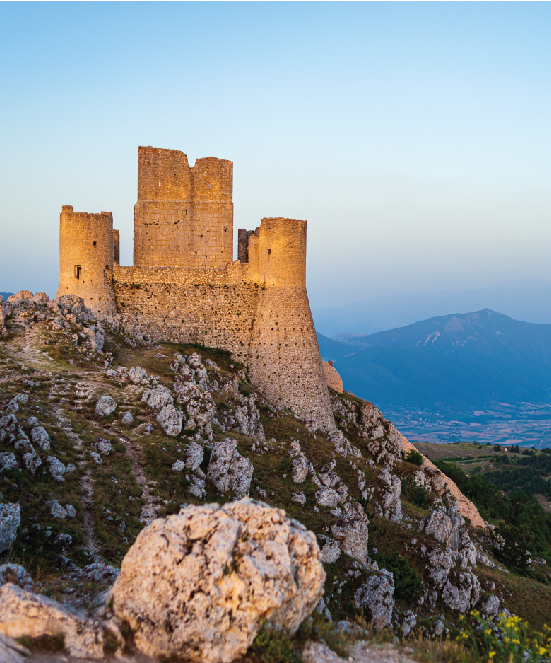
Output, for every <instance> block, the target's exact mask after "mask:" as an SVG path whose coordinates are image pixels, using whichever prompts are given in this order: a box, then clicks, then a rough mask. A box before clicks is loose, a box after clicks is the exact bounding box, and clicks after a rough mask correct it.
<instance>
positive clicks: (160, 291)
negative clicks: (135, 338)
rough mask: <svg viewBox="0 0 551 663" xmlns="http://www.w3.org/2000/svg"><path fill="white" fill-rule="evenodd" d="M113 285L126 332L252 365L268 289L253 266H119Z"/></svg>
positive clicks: (234, 264)
mask: <svg viewBox="0 0 551 663" xmlns="http://www.w3.org/2000/svg"><path fill="white" fill-rule="evenodd" d="M113 283H114V292H115V298H116V302H117V308H118V310H119V313H120V314H121V317H122V320H123V324H124V326H125V328H126V329H128V330H131V331H133V332H134V333H141V334H146V335H147V336H151V337H152V338H153V339H155V340H158V341H169V342H175V343H202V344H204V345H208V346H210V347H216V348H222V349H224V350H229V351H230V352H231V353H232V354H233V355H234V356H235V358H236V359H237V360H239V361H242V362H243V363H244V364H246V365H248V362H249V357H248V355H249V346H250V343H251V335H252V330H253V325H254V318H255V315H256V310H257V308H258V302H259V297H260V293H261V292H262V289H263V286H262V285H261V284H260V283H258V282H256V281H255V280H254V278H253V279H251V278H250V274H249V269H248V266H247V265H241V264H240V263H238V262H234V263H230V264H229V265H227V267H226V269H201V270H198V269H193V268H178V267H117V266H115V269H114V281H113Z"/></svg>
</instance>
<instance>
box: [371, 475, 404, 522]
mask: <svg viewBox="0 0 551 663" xmlns="http://www.w3.org/2000/svg"><path fill="white" fill-rule="evenodd" d="M377 478H378V479H379V482H380V483H379V489H378V493H377V497H378V501H377V502H375V503H374V509H375V513H377V515H378V516H380V517H383V518H388V519H389V520H392V521H394V522H400V521H401V520H402V502H401V501H400V495H401V493H402V482H401V481H400V479H399V478H398V477H396V476H393V475H392V474H390V472H389V471H388V470H387V469H384V470H381V472H380V474H379V476H378V477H377Z"/></svg>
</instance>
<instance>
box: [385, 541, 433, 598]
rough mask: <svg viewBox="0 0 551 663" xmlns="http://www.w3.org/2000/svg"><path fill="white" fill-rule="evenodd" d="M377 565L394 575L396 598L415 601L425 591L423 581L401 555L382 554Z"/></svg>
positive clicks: (393, 553)
mask: <svg viewBox="0 0 551 663" xmlns="http://www.w3.org/2000/svg"><path fill="white" fill-rule="evenodd" d="M377 563H378V564H379V566H380V567H382V568H384V569H386V570H387V571H390V572H391V573H392V574H393V575H394V598H397V599H405V600H413V599H414V598H415V597H416V596H417V595H418V594H419V592H420V591H421V590H422V589H423V581H422V580H421V578H420V577H419V576H418V575H417V573H415V571H414V570H413V569H412V568H411V566H410V565H409V564H408V561H407V559H405V558H404V557H402V555H400V554H399V553H395V552H392V553H388V554H387V555H385V554H384V553H381V554H379V555H377Z"/></svg>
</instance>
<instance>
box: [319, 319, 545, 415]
mask: <svg viewBox="0 0 551 663" xmlns="http://www.w3.org/2000/svg"><path fill="white" fill-rule="evenodd" d="M319 343H320V350H321V354H322V356H323V357H324V358H325V359H327V358H329V359H333V361H334V363H335V367H336V368H337V370H338V371H339V373H340V374H341V376H342V378H343V380H344V384H345V389H349V390H350V391H352V392H354V393H355V394H357V395H358V396H360V397H362V398H367V399H368V400H371V401H373V402H374V403H376V404H377V405H378V406H381V407H401V406H408V407H416V408H422V409H428V410H430V409H434V408H436V407H442V406H443V407H451V408H457V409H461V408H464V407H478V408H480V407H482V406H483V405H484V404H486V403H490V402H494V401H503V402H512V401H517V402H518V401H522V402H526V401H543V400H547V399H548V396H549V394H550V393H551V324H533V323H529V322H519V321H518V320H513V319H512V318H510V317H508V316H506V315H503V314H501V313H496V312H494V311H491V310H489V309H485V310H482V311H479V312H478V313H467V314H455V315H445V316H442V317H435V318H431V319H429V320H423V321H422V322H416V323H415V324H412V325H408V326H405V327H401V328H399V329H393V330H390V331H385V332H378V333H375V334H370V335H368V336H363V337H354V338H350V339H349V340H348V342H343V341H334V340H332V339H329V338H326V337H324V336H322V335H321V334H320V335H319Z"/></svg>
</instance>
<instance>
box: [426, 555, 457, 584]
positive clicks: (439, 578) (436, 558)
mask: <svg viewBox="0 0 551 663" xmlns="http://www.w3.org/2000/svg"><path fill="white" fill-rule="evenodd" d="M454 561H455V559H454V556H453V555H452V554H451V553H450V552H448V551H445V550H438V549H437V550H434V551H433V552H432V553H431V554H430V555H429V567H428V568H429V575H430V577H431V579H432V581H433V582H434V583H435V584H436V585H437V586H440V587H442V586H443V585H444V584H445V583H446V581H447V580H448V575H449V573H450V570H451V568H452V566H453V565H454Z"/></svg>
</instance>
